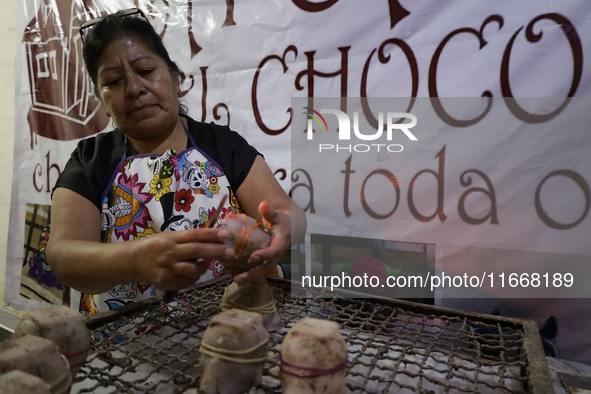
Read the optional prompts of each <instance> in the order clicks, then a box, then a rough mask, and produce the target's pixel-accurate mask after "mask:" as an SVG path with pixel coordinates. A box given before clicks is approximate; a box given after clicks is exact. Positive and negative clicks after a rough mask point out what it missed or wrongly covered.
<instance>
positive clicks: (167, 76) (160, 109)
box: [97, 37, 179, 140]
mask: <svg viewBox="0 0 591 394" xmlns="http://www.w3.org/2000/svg"><path fill="white" fill-rule="evenodd" d="M97 84H98V89H99V93H100V96H101V100H102V103H103V105H104V107H105V110H106V111H107V114H108V115H109V116H111V117H112V118H113V120H114V121H115V125H116V126H117V127H118V128H119V129H120V130H121V131H122V132H123V133H125V134H126V135H128V136H129V137H131V138H136V139H142V140H145V139H150V138H153V137H157V136H159V135H161V133H166V132H171V131H172V129H174V127H175V125H176V124H177V122H178V113H179V82H178V78H176V77H174V76H173V75H172V74H171V72H170V70H169V69H168V66H167V65H166V63H165V62H164V60H163V59H162V58H161V57H160V56H158V55H157V54H155V53H154V52H152V51H150V50H149V49H148V48H147V47H146V46H145V45H144V44H143V42H142V41H141V40H139V39H137V38H135V37H121V38H118V39H115V40H114V41H113V42H111V43H110V44H109V45H107V46H106V47H105V49H104V50H103V53H102V54H101V55H100V57H99V61H98V78H97Z"/></svg>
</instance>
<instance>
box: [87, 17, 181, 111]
mask: <svg viewBox="0 0 591 394" xmlns="http://www.w3.org/2000/svg"><path fill="white" fill-rule="evenodd" d="M129 36H133V37H135V38H137V39H139V40H140V41H141V42H142V43H143V44H144V45H145V46H146V47H147V48H148V49H149V50H150V51H152V52H154V53H155V54H156V55H158V56H160V57H161V58H162V60H164V62H165V63H166V65H167V66H168V69H169V71H170V73H171V74H172V75H173V76H174V77H177V78H178V77H179V76H180V75H181V70H180V68H179V66H178V65H177V64H176V63H175V62H173V61H172V60H171V59H170V55H169V54H168V51H167V50H166V48H165V47H164V43H163V42H162V39H161V38H160V36H159V35H158V33H156V31H155V30H154V28H153V27H152V25H151V24H150V22H148V21H147V20H145V19H144V18H142V17H140V16H139V15H137V14H136V15H127V14H125V13H123V12H122V11H118V12H116V13H114V14H110V15H107V16H105V17H104V18H103V19H102V20H101V21H100V22H98V23H97V24H96V25H94V26H93V27H92V28H91V29H89V31H88V33H87V34H86V37H85V39H84V46H83V47H82V57H83V59H84V64H85V65H86V69H87V70H88V74H90V79H91V80H92V83H93V84H94V94H95V95H96V96H97V97H100V93H99V90H98V83H97V82H98V81H97V80H98V61H99V58H100V56H101V54H102V52H103V51H104V50H105V48H106V47H107V46H108V45H109V44H110V43H111V42H112V41H113V40H115V39H117V38H119V37H129ZM179 113H180V115H186V114H187V110H186V107H185V106H184V105H182V104H179Z"/></svg>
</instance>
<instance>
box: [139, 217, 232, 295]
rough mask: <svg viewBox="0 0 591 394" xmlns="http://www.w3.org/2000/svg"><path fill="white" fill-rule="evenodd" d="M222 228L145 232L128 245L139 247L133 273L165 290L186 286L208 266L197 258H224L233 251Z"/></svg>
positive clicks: (230, 255) (197, 277)
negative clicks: (151, 233)
mask: <svg viewBox="0 0 591 394" xmlns="http://www.w3.org/2000/svg"><path fill="white" fill-rule="evenodd" d="M227 237H228V233H227V231H225V230H220V229H215V228H211V229H210V228H198V229H192V230H185V231H165V232H162V233H157V234H154V235H150V236H147V237H145V238H142V239H140V240H137V241H133V242H134V243H136V244H135V245H133V244H130V245H129V246H130V247H134V248H136V250H137V251H138V254H137V258H136V259H135V261H136V263H137V264H136V267H135V268H136V275H135V276H136V277H137V278H140V280H143V281H146V282H148V283H151V284H153V285H156V286H158V287H161V288H163V289H168V290H177V289H183V288H187V287H189V286H191V285H193V283H195V282H196V281H197V280H198V279H199V278H200V277H201V276H202V275H203V274H204V273H205V271H206V270H207V266H206V265H205V264H203V263H201V262H197V259H220V260H224V259H227V258H229V257H232V256H233V255H234V249H233V248H231V247H228V246H226V245H224V244H222V242H223V241H224V240H225V239H226V238H227Z"/></svg>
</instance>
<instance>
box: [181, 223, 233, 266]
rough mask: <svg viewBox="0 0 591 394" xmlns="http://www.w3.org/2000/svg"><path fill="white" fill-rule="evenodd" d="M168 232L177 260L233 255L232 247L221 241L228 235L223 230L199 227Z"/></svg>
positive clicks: (217, 257) (219, 257)
mask: <svg viewBox="0 0 591 394" xmlns="http://www.w3.org/2000/svg"><path fill="white" fill-rule="evenodd" d="M170 234H172V235H171V236H172V237H174V241H175V243H176V245H175V254H176V258H177V259H178V260H193V259H197V258H203V259H226V258H231V257H232V256H233V255H234V249H233V248H231V247H229V246H226V245H224V244H223V243H222V242H223V241H224V240H225V239H226V238H227V237H228V232H227V231H225V230H219V229H215V228H211V229H210V228H203V229H201V228H200V229H193V230H186V231H179V232H176V233H172V232H170Z"/></svg>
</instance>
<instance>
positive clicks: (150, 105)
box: [129, 104, 156, 115]
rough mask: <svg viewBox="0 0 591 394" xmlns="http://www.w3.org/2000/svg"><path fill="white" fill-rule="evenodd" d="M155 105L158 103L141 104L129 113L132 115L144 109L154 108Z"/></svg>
mask: <svg viewBox="0 0 591 394" xmlns="http://www.w3.org/2000/svg"><path fill="white" fill-rule="evenodd" d="M155 106H156V104H145V105H140V106H137V107H134V108H132V109H131V111H129V114H130V115H131V114H135V113H139V112H143V111H145V110H148V109H150V108H154V107H155Z"/></svg>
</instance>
